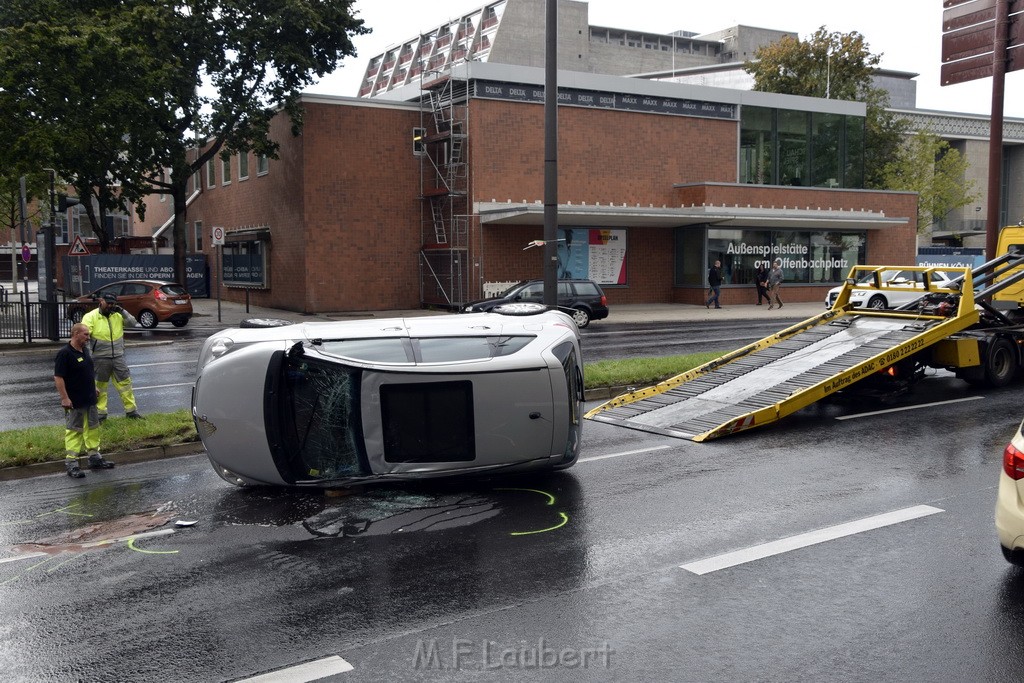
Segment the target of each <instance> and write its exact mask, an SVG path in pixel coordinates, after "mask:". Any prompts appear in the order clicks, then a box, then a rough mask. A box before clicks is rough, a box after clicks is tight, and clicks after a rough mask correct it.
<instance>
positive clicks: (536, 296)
mask: <svg viewBox="0 0 1024 683" xmlns="http://www.w3.org/2000/svg"><path fill="white" fill-rule="evenodd" d="M519 300H520V301H543V300H544V285H543V284H535V285H527V286H526V287H523V289H522V290H521V291H520V292H519Z"/></svg>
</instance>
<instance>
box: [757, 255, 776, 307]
mask: <svg viewBox="0 0 1024 683" xmlns="http://www.w3.org/2000/svg"><path fill="white" fill-rule="evenodd" d="M754 284H755V285H756V286H757V305H758V306H760V305H761V299H764V300H765V301H767V302H768V304H769V305H771V303H772V300H771V297H769V296H768V269H767V268H765V267H764V264H763V263H759V264H758V266H757V272H756V273H754Z"/></svg>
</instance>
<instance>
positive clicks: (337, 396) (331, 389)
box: [278, 355, 366, 480]
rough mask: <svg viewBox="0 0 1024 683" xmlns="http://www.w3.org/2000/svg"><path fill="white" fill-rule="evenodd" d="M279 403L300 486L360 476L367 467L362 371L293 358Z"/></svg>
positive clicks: (289, 466)
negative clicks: (361, 415)
mask: <svg viewBox="0 0 1024 683" xmlns="http://www.w3.org/2000/svg"><path fill="white" fill-rule="evenodd" d="M284 366H285V367H284V392H283V396H281V397H280V401H279V403H278V410H279V411H280V416H281V430H282V433H283V437H284V438H283V439H282V440H281V441H282V443H281V447H282V449H283V451H284V453H285V459H286V463H284V464H285V467H284V468H283V469H284V470H287V471H288V472H290V473H291V475H292V476H293V477H294V478H295V479H297V480H309V479H337V478H339V477H348V476H354V475H357V474H359V473H360V472H361V471H362V468H361V466H360V462H361V461H362V462H365V460H366V454H365V452H364V450H363V446H362V444H363V439H362V426H361V423H360V418H359V385H360V383H361V380H362V371H361V370H360V369H358V368H352V367H347V366H344V365H340V364H338V363H329V362H324V361H319V360H315V359H311V358H309V357H307V356H303V355H296V356H294V357H292V356H289V357H288V358H287V360H286V361H285V363H284Z"/></svg>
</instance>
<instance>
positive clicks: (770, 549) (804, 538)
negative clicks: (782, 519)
mask: <svg viewBox="0 0 1024 683" xmlns="http://www.w3.org/2000/svg"><path fill="white" fill-rule="evenodd" d="M937 512H942V510H940V509H939V508H936V507H932V506H931V505H915V506H914V507H909V508H904V509H902V510H894V511H893V512H886V513H884V514H881V515H875V516H874V517H865V518H864V519H858V520H855V521H853V522H845V523H843V524H836V525H835V526H828V527H825V528H824V529H818V530H816V531H809V532H807V533H805V534H797V535H796V536H790V537H788V538H783V539H780V540H778V541H772V542H770V543H762V544H760V545H754V546H751V547H749V548H742V549H740V550H734V551H732V552H729V553H725V554H723V555H716V556H715V557H709V558H706V559H703V560H698V561H696V562H688V563H687V564H681V565H679V568H680V569H685V570H686V571H688V572H691V573H693V574H697V575H704V574H710V573H711V572H716V571H718V570H719V569H727V568H728V567H735V566H736V565H740V564H745V563H747V562H753V561H754V560H761V559H764V558H766V557H771V556H772V555H781V554H782V553H786V552H789V551H790V550H798V549H800V548H806V547H807V546H811V545H816V544H818V543H824V542H825V541H834V540H835V539H837V538H842V537H844V536H852V535H853V534H859V533H861V532H864V531H871V530H872V529H880V528H882V527H885V526H891V525H893V524H899V523H901V522H909V521H910V520H912V519H918V518H919V517H927V516H928V515H934V514H935V513H937Z"/></svg>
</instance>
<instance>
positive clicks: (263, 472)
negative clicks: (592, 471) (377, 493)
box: [192, 304, 583, 486]
mask: <svg viewBox="0 0 1024 683" xmlns="http://www.w3.org/2000/svg"><path fill="white" fill-rule="evenodd" d="M196 375H197V377H196V383H195V387H194V389H193V391H192V415H193V418H194V419H195V423H196V429H197V430H198V432H199V436H200V438H201V439H202V441H203V445H204V446H205V448H206V452H207V453H208V455H209V457H210V461H211V462H212V463H213V466H214V468H215V469H216V470H217V472H218V473H219V474H220V476H221V477H223V478H224V479H225V480H226V481H228V482H231V483H232V484H236V485H239V486H244V485H248V484H266V485H278V486H340V485H347V484H354V483H360V482H366V481H375V480H376V481H379V480H388V479H403V478H405V479H413V478H424V477H435V476H446V475H455V474H467V473H488V472H496V471H508V472H521V471H526V470H531V469H564V468H567V467H571V466H572V465H573V464H574V463H575V462H576V459H577V457H578V455H579V450H580V440H581V428H582V422H581V420H582V415H581V413H582V401H583V364H582V360H581V357H580V336H579V331H578V330H577V328H576V325H575V324H574V323H573V321H572V319H571V318H570V317H569V316H567V315H566V314H564V313H561V312H559V311H548V310H546V309H544V307H543V306H539V305H536V304H510V305H509V306H507V307H499V308H498V309H496V310H495V311H494V312H492V313H478V314H469V315H455V314H453V315H437V316H424V317H415V318H395V319H365V320H353V321H340V322H311V323H297V324H293V325H284V326H279V327H267V328H262V329H261V328H255V329H241V328H238V329H234V328H233V329H228V330H223V331H221V332H218V333H216V334H214V335H213V336H211V337H210V338H209V339H207V340H206V342H205V343H204V344H203V348H202V351H201V352H200V357H199V366H198V368H197V371H196Z"/></svg>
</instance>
